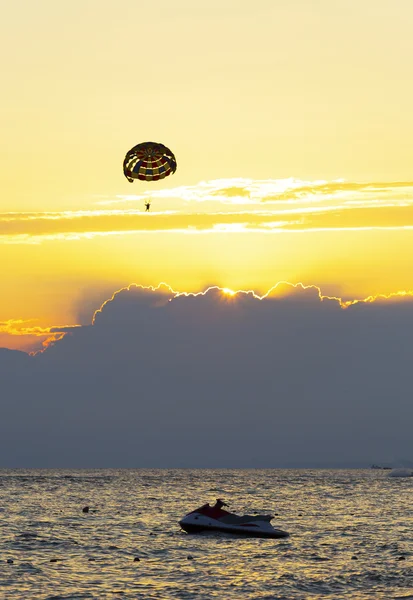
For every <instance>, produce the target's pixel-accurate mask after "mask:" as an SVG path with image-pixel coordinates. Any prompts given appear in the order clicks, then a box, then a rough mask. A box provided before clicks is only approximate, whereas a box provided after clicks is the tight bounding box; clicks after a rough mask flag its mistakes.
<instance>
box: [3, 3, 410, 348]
mask: <svg viewBox="0 0 413 600" xmlns="http://www.w3.org/2000/svg"><path fill="white" fill-rule="evenodd" d="M412 22H413V3H412V2H411V1H410V0H396V1H390V0H362V1H360V0H358V1H356V0H346V1H344V0H313V1H311V2H310V1H308V0H283V1H281V0H257V1H256V2H254V3H251V2H247V1H244V0H236V1H235V0H219V1H218V0H209V1H208V2H199V1H197V0H191V1H189V0H186V1H185V0H176V1H175V2H166V1H165V0H159V1H158V2H157V3H156V4H155V5H152V6H150V5H149V4H147V3H141V2H139V1H136V0H135V1H132V0H123V1H121V2H114V1H109V0H106V1H105V0H100V1H99V2H98V1H97V0H72V1H71V2H70V3H68V2H67V3H62V2H56V1H53V0H37V1H36V2H33V1H32V0H15V1H14V2H13V3H9V4H8V5H7V6H5V7H3V9H2V16H1V21H0V52H1V55H2V57H3V67H2V93H1V95H0V128H1V131H2V135H1V139H0V159H1V163H2V168H1V169H0V193H1V196H0V264H1V265H2V267H1V275H2V294H1V299H0V345H7V346H9V347H15V346H17V347H25V348H27V347H30V345H31V344H32V342H31V341H29V342H28V341H27V340H28V339H29V338H25V340H26V341H23V340H20V341H19V340H18V339H17V338H19V336H17V335H16V336H14V337H13V334H14V333H16V332H17V329H18V321H19V320H29V319H33V320H34V321H31V322H30V323H28V324H27V326H28V327H29V326H30V327H31V326H34V325H38V326H42V327H46V328H47V327H52V326H54V325H56V326H57V325H59V326H61V325H64V324H76V323H78V322H79V320H81V319H82V318H83V322H86V321H87V317H86V316H83V317H82V315H89V314H91V313H92V312H93V310H92V307H93V306H94V308H97V307H98V305H99V303H101V302H102V301H103V300H104V299H105V298H106V297H108V295H109V296H110V295H111V293H112V292H113V291H114V290H115V289H117V288H119V287H121V286H124V285H128V284H130V283H132V282H136V283H141V284H144V285H157V284H158V283H159V282H160V281H165V282H166V283H168V284H170V285H172V286H173V287H174V288H175V289H177V290H179V291H185V290H191V291H194V290H199V289H203V287H205V286H207V285H214V284H217V285H221V286H224V287H225V286H227V287H234V288H235V289H240V288H243V289H250V288H253V289H256V290H257V291H260V292H261V293H263V292H265V291H266V290H267V289H269V288H270V287H271V286H272V285H274V284H275V283H277V281H281V280H288V281H291V282H292V283H296V282H297V281H303V282H304V283H306V284H315V285H319V286H321V287H322V288H323V291H325V293H330V292H331V293H336V294H341V295H343V296H347V297H365V296H367V295H369V294H379V293H384V294H390V293H392V292H396V291H400V290H405V291H409V290H412V289H413V275H412V273H413V258H412V257H413V237H412V231H411V228H412V227H413V212H412V211H413V208H412V206H413V183H412V180H413V172H412V158H413V152H412V148H411V144H412V139H413V111H412V109H411V107H412V106H413V78H412V77H411V65H412V59H413V36H412V35H411V24H412ZM147 140H153V141H160V142H163V143H164V144H166V145H167V146H169V147H170V148H171V149H172V150H173V151H174V153H175V155H176V158H177V162H178V169H177V172H176V174H175V175H173V176H172V177H169V178H166V179H165V180H163V181H161V182H155V183H152V184H150V183H140V182H134V183H133V184H130V183H128V182H127V180H126V179H125V178H124V176H123V173H122V161H123V157H124V155H125V152H126V151H127V150H128V149H129V148H130V147H132V146H134V145H135V144H137V143H138V142H141V141H147ZM202 182H203V183H202ZM343 182H347V183H346V185H347V187H346V185H344V186H343V185H342V184H343ZM360 183H365V184H369V185H366V186H364V187H363V186H361V187H360V186H358V184H360ZM400 184H402V185H400ZM297 189H298V192H297V191H296V190H297ZM145 194H151V197H153V203H152V206H153V208H152V211H153V212H152V213H151V214H150V215H142V214H141V213H142V209H143V198H144V197H145ZM79 211H87V212H79ZM116 211H118V212H116ZM10 213H14V214H10ZM188 234H189V235H188ZM6 321H8V322H9V324H8V325H7V324H6V325H5V324H4V323H5V322H6ZM2 323H3V324H2ZM2 336H3V337H2ZM21 337H22V338H23V337H24V336H21ZM11 338H13V340H12V339H11Z"/></svg>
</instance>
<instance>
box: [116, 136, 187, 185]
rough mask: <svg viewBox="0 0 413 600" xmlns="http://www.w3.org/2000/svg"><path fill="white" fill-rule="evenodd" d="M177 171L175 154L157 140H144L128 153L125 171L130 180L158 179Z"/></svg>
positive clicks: (124, 163)
mask: <svg viewBox="0 0 413 600" xmlns="http://www.w3.org/2000/svg"><path fill="white" fill-rule="evenodd" d="M175 171H176V159H175V156H174V154H173V153H172V152H171V151H170V150H169V148H167V147H166V146H164V145H163V144H158V143H157V142H143V143H142V144H138V145H137V146H134V147H133V148H131V149H130V150H129V152H127V153H126V156H125V160H124V161H123V172H124V174H125V177H126V179H127V180H128V181H130V182H131V183H133V180H134V179H141V180H142V181H157V180H158V179H164V178H165V177H168V175H170V174H171V173H175Z"/></svg>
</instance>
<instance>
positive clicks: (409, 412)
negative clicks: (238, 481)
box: [0, 287, 413, 467]
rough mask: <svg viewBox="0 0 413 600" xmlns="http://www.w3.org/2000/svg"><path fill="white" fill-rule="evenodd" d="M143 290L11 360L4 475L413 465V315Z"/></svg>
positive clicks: (0, 402) (292, 299)
mask: <svg viewBox="0 0 413 600" xmlns="http://www.w3.org/2000/svg"><path fill="white" fill-rule="evenodd" d="M170 298H172V296H169V297H168V295H167V294H166V293H164V290H158V291H149V290H142V289H141V288H138V287H132V288H131V289H130V290H129V291H128V290H125V291H122V292H120V293H118V294H117V295H116V296H115V298H114V299H113V300H112V301H111V302H108V303H107V304H106V305H105V306H104V307H103V309H102V311H101V312H100V313H98V314H97V316H96V320H95V324H94V325H93V326H92V325H91V326H88V327H81V328H79V329H77V330H75V331H74V332H73V333H71V334H70V335H67V336H66V337H65V338H64V339H63V340H61V341H59V342H57V343H56V344H55V345H54V346H52V347H50V348H49V349H48V350H46V351H45V352H44V353H43V354H38V355H37V356H34V357H29V356H27V355H26V354H24V353H21V352H15V351H9V350H0V407H1V421H0V450H1V452H0V456H1V461H0V466H2V467H277V466H329V465H331V466H363V465H368V464H369V463H370V462H380V461H386V462H393V463H394V462H397V461H398V460H399V459H400V458H408V459H412V458H413V402H412V388H413V368H412V331H413V302H412V301H411V300H408V299H407V300H405V301H403V302H397V303H391V302H389V301H386V302H384V301H382V302H374V303H371V304H357V305H354V306H351V307H349V308H347V309H345V310H343V309H342V308H341V307H340V305H339V303H338V302H337V301H335V300H327V299H324V300H322V301H321V300H320V298H319V297H318V295H317V293H316V291H315V290H302V289H297V290H295V291H294V294H293V295H290V296H288V297H285V298H282V299H280V298H276V297H271V296H270V297H268V298H267V299H265V300H258V299H256V298H254V297H253V296H252V295H251V294H250V295H244V294H243V295H240V294H239V295H237V296H236V298H234V297H232V298H231V297H228V296H225V295H223V293H222V292H220V291H218V290H211V291H209V292H208V293H207V294H205V295H200V296H196V297H193V296H188V297H185V296H179V297H177V298H173V299H171V300H170Z"/></svg>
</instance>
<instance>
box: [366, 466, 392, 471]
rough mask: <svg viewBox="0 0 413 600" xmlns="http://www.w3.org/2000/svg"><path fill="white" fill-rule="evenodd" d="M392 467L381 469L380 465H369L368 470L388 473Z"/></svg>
mask: <svg viewBox="0 0 413 600" xmlns="http://www.w3.org/2000/svg"><path fill="white" fill-rule="evenodd" d="M392 468H393V467H382V466H380V465H371V467H370V469H380V470H382V471H390V470H391V469H392Z"/></svg>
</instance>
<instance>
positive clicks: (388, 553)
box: [0, 470, 413, 600]
mask: <svg viewBox="0 0 413 600" xmlns="http://www.w3.org/2000/svg"><path fill="white" fill-rule="evenodd" d="M412 486H413V478H406V479H402V478H388V477H387V476H386V472H383V471H374V470H359V471H355V470H354V471H349V470H347V471H345V470H332V471H328V470H216V471H214V470H93V471H92V470H91V471H86V470H78V471H69V470H3V471H1V472H0V506H1V509H0V557H1V562H0V582H1V585H2V588H3V590H5V595H4V597H5V598H13V599H14V600H19V599H22V600H23V599H25V600H27V598H36V599H39V600H46V599H47V600H58V599H59V600H63V599H64V600H75V599H76V600H77V599H83V598H85V599H86V598H108V599H109V598H125V599H135V598H145V599H146V598H147V599H160V600H169V599H175V598H188V599H194V598H196V599H200V600H207V599H210V598H221V599H222V598H225V599H243V598H245V599H257V600H258V599H260V600H261V599H266V600H270V599H271V600H273V599H277V600H281V599H287V598H288V599H297V600H298V599H304V598H305V599H306V600H310V599H311V600H316V599H321V598H332V599H334V600H339V599H341V598H346V599H353V600H355V599H357V600H360V599H363V598H366V599H367V598H374V599H390V598H394V599H396V598H409V597H413V560H412V557H413V542H412V537H411V529H412V525H413V508H412V505H411V494H412ZM217 497H222V498H224V499H225V500H226V501H228V502H229V503H230V508H231V509H232V510H234V511H235V512H237V513H238V514H242V513H252V514H253V513H254V512H265V513H272V514H275V513H277V515H276V516H275V519H274V520H273V525H275V526H279V527H281V528H282V529H285V530H287V531H288V532H289V533H290V537H289V538H288V539H285V540H261V539H239V538H236V537H232V536H220V535H201V536H191V535H188V534H185V533H184V532H182V531H181V530H180V528H179V525H178V520H179V519H180V518H181V517H182V516H183V515H184V514H186V513H187V512H189V511H190V510H192V509H194V508H196V507H197V506H199V505H201V504H203V503H204V502H206V501H209V502H211V501H213V500H214V499H215V498H217ZM85 505H89V506H90V508H91V509H96V510H97V512H96V513H92V512H90V513H89V514H85V513H83V512H82V507H83V506H85ZM135 557H139V558H140V561H136V562H135V561H134V558H135ZM188 557H191V558H188ZM7 559H12V560H13V561H14V562H13V564H7V563H6V561H7ZM53 559H57V562H51V560H53ZM91 559H92V560H91Z"/></svg>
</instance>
